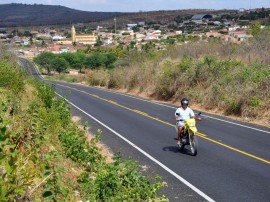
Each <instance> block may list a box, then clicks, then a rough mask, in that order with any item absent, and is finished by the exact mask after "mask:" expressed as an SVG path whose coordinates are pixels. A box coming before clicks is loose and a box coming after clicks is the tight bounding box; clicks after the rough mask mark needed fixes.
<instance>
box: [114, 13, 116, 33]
mask: <svg viewBox="0 0 270 202" xmlns="http://www.w3.org/2000/svg"><path fill="white" fill-rule="evenodd" d="M114 33H115V34H116V17H114Z"/></svg>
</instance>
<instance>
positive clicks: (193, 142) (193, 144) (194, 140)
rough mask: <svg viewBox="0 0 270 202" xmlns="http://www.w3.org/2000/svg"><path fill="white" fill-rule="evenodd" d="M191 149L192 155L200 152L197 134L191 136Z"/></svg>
mask: <svg viewBox="0 0 270 202" xmlns="http://www.w3.org/2000/svg"><path fill="white" fill-rule="evenodd" d="M190 150H191V154H192V156H196V155H197V152H198V139H197V136H196V135H195V134H194V135H192V136H190Z"/></svg>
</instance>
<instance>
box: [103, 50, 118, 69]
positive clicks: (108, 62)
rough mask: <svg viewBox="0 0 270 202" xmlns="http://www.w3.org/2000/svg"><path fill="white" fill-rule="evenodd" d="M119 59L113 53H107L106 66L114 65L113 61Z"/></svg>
mask: <svg viewBox="0 0 270 202" xmlns="http://www.w3.org/2000/svg"><path fill="white" fill-rule="evenodd" d="M116 60H117V57H116V55H115V54H113V53H107V54H106V60H105V66H106V67H107V68H111V67H113V63H114V62H115V61H116Z"/></svg>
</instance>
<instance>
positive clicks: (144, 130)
mask: <svg viewBox="0 0 270 202" xmlns="http://www.w3.org/2000/svg"><path fill="white" fill-rule="evenodd" d="M20 62H21V64H22V66H23V67H24V68H25V69H27V70H28V72H29V74H32V75H34V76H35V77H36V78H38V79H40V80H41V79H42V78H41V77H40V75H39V74H38V72H37V71H36V69H35V67H34V66H33V64H32V63H31V62H29V61H27V60H25V59H20ZM46 82H50V83H52V84H53V85H54V86H55V88H56V91H57V93H58V94H59V95H67V100H68V101H69V102H70V104H71V107H72V111H73V114H74V115H79V116H81V117H82V120H84V121H87V122H89V123H91V124H89V125H90V126H91V128H90V130H92V131H96V130H97V129H98V128H101V129H102V130H103V136H102V142H104V143H105V144H106V145H107V146H108V147H109V148H110V149H111V150H112V151H113V152H117V151H120V152H121V153H122V154H123V155H124V156H131V157H132V158H133V159H135V160H138V162H139V163H140V164H141V165H145V167H146V168H147V172H149V173H150V172H152V171H153V172H154V173H158V174H160V175H161V176H162V177H163V180H164V181H166V182H167V183H168V187H166V188H165V189H163V190H162V191H161V194H165V195H166V196H167V197H168V198H169V199H170V201H206V200H208V201H269V200H270V192H269V190H270V183H269V182H270V129H268V128H264V127H260V126H256V125H251V124H246V123H241V122H236V121H233V120H230V119H226V118H223V117H219V116H212V115H209V114H204V116H203V121H202V122H200V123H199V124H198V129H199V132H200V134H199V135H198V140H199V150H198V155H197V156H196V157H193V156H191V155H190V154H189V153H188V152H187V151H184V152H183V153H180V152H179V151H178V149H177V147H176V140H175V138H176V132H175V129H174V127H173V124H174V119H173V116H174V112H175V106H171V105H166V104H159V103H157V102H152V101H150V100H146V99H142V98H138V97H135V96H129V95H125V94H121V93H117V92H114V91H110V90H104V89H99V88H95V87H89V86H82V85H78V84H70V83H65V82H55V81H46ZM191 107H192V105H191ZM143 152H144V153H143ZM185 180H186V181H185Z"/></svg>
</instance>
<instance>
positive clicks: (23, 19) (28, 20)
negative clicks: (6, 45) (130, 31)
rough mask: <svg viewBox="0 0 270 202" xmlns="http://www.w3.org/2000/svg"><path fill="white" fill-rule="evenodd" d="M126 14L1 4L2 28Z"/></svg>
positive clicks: (70, 21)
mask: <svg viewBox="0 0 270 202" xmlns="http://www.w3.org/2000/svg"><path fill="white" fill-rule="evenodd" d="M126 14H127V13H120V12H87V11H79V10H75V9H70V8H67V7H64V6H52V5H38V4H34V5H28V4H14V3H12V4H1V5H0V27H11V26H38V25H53V24H70V23H79V22H80V23H86V22H97V21H101V20H106V19H109V18H113V17H115V16H122V15H126Z"/></svg>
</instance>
